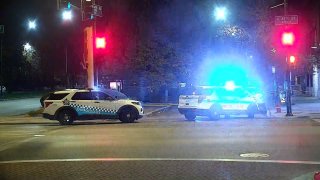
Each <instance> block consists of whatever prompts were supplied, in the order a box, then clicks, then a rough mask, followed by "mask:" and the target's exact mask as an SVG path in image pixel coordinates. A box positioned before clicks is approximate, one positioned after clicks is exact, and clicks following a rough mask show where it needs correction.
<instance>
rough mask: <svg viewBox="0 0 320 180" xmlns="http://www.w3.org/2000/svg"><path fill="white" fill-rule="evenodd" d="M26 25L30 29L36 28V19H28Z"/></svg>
mask: <svg viewBox="0 0 320 180" xmlns="http://www.w3.org/2000/svg"><path fill="white" fill-rule="evenodd" d="M28 27H29V29H30V30H34V29H36V27H37V23H36V20H33V21H31V20H29V21H28Z"/></svg>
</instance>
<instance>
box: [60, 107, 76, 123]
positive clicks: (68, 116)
mask: <svg viewBox="0 0 320 180" xmlns="http://www.w3.org/2000/svg"><path fill="white" fill-rule="evenodd" d="M74 119H75V115H74V113H73V112H72V111H71V110H68V109H64V110H61V111H60V112H59V114H58V121H59V123H60V125H70V124H72V123H73V121H74Z"/></svg>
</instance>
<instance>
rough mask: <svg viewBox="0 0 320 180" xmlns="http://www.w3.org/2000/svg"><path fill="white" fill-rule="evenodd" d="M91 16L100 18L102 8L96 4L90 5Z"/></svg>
mask: <svg viewBox="0 0 320 180" xmlns="http://www.w3.org/2000/svg"><path fill="white" fill-rule="evenodd" d="M92 14H93V15H94V16H99V17H102V6H100V5H96V4H94V5H92Z"/></svg>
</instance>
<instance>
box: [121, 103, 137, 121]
mask: <svg viewBox="0 0 320 180" xmlns="http://www.w3.org/2000/svg"><path fill="white" fill-rule="evenodd" d="M138 116H139V114H138V112H137V111H136V110H135V109H133V108H132V107H126V108H124V109H122V110H121V112H120V114H119V119H120V121H121V122H123V123H133V122H134V120H136V119H138Z"/></svg>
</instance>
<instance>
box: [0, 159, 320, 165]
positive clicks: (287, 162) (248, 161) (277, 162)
mask: <svg viewBox="0 0 320 180" xmlns="http://www.w3.org/2000/svg"><path fill="white" fill-rule="evenodd" d="M81 161H83V162H88V161H101V162H119V161H207V162H245V163H275V164H309V165H320V161H296V160H259V159H255V160H253V159H192V158H83V159H38V160H11V161H0V164H16V163H46V162H81Z"/></svg>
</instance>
